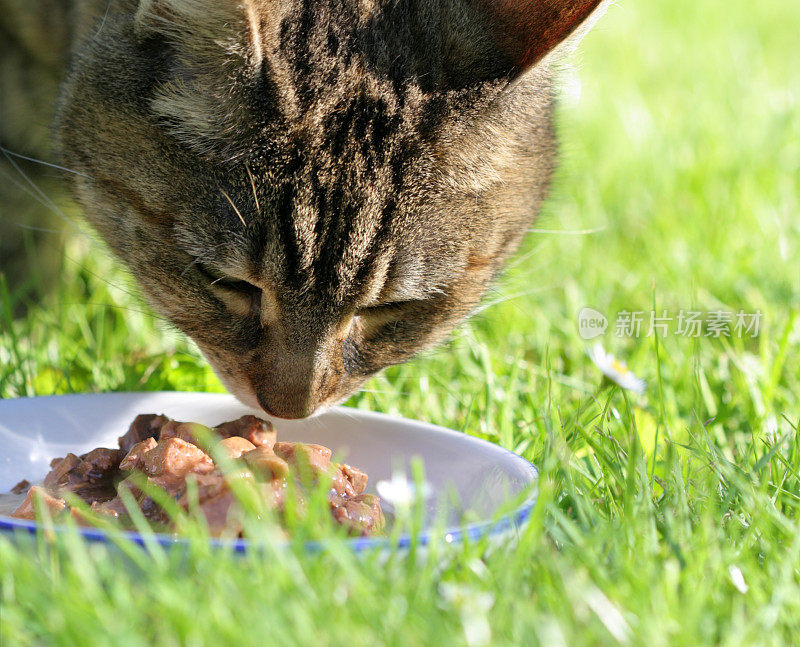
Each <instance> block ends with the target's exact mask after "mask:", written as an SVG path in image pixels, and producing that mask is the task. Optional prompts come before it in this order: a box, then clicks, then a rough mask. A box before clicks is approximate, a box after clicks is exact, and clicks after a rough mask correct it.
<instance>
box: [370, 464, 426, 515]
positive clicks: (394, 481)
mask: <svg viewBox="0 0 800 647" xmlns="http://www.w3.org/2000/svg"><path fill="white" fill-rule="evenodd" d="M375 489H376V490H377V491H378V496H380V497H381V499H383V500H384V501H386V502H387V503H391V504H392V505H393V506H394V507H395V508H408V507H411V504H412V503H414V501H416V500H417V499H418V498H419V499H421V500H423V501H425V500H426V499H429V498H430V496H431V494H433V489H432V488H431V486H430V484H428V483H426V482H423V483H422V485H421V486H419V487H417V485H416V484H414V483H412V482H411V481H409V480H408V478H407V477H406V475H405V474H403V473H401V472H395V473H394V474H393V475H392V478H391V479H390V480H388V481H378V482H377V483H376V484H375Z"/></svg>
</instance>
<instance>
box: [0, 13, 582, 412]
mask: <svg viewBox="0 0 800 647" xmlns="http://www.w3.org/2000/svg"><path fill="white" fill-rule="evenodd" d="M5 1H7V0H0V3H2V2H5ZM548 4H549V5H552V4H553V2H552V0H550V1H549V2H548ZM508 5H509V3H505V5H504V6H505V7H508ZM528 5H530V3H528ZM567 13H569V12H567ZM565 15H566V14H565ZM583 18H585V16H582V17H581V19H580V20H574V19H571V20H572V22H571V23H570V24H566V23H565V24H564V25H561V26H560V27H559V26H556V27H559V28H558V29H555V27H554V28H553V29H554V30H555V31H553V30H551V31H550V32H548V33H551V32H552V33H555V32H556V31H557V32H558V33H559V34H560V37H559V38H560V39H563V38H566V37H567V36H569V34H570V33H571V32H572V31H573V30H574V29H575V28H577V27H578V26H579V24H580V23H581V21H582V20H583ZM103 20H104V22H103V27H102V30H101V31H100V32H99V33H95V34H94V35H93V36H92V37H91V38H85V39H84V40H82V41H81V42H80V43H78V44H77V47H76V51H77V54H76V56H75V58H74V63H73V65H72V66H71V69H70V71H69V73H68V75H67V79H66V82H65V84H64V88H63V92H62V97H61V100H60V108H59V116H58V122H57V123H58V132H59V143H60V148H61V152H62V155H63V160H64V162H65V163H66V164H67V165H69V166H70V167H72V168H74V169H76V170H79V171H80V172H81V173H82V175H75V176H74V177H73V178H72V182H73V189H74V192H75V195H76V196H77V198H78V199H79V201H80V202H81V203H82V204H83V205H84V207H85V209H86V213H87V216H88V217H89V219H90V220H91V222H92V223H93V224H94V226H95V227H96V228H97V230H98V231H99V232H100V233H101V234H102V235H103V237H104V238H105V239H106V240H107V241H108V243H109V245H110V246H111V247H112V249H113V250H114V251H115V252H116V253H117V254H118V255H119V256H120V257H121V258H122V259H123V260H124V261H125V262H126V263H127V264H128V265H129V266H130V267H131V270H132V271H133V273H134V275H135V276H136V277H137V279H138V280H139V281H140V283H141V285H142V288H143V291H144V293H145V295H146V296H147V297H148V298H149V300H150V301H151V302H152V303H153V305H154V306H155V308H156V309H157V310H158V311H160V312H161V313H163V314H165V315H166V316H168V317H169V318H170V319H171V320H172V321H173V322H175V324H176V325H177V326H178V327H179V328H180V329H181V330H183V331H184V332H186V333H187V334H188V335H190V336H191V337H192V338H194V339H195V340H196V341H197V343H198V345H199V346H200V347H201V349H202V350H203V352H204V353H205V354H206V356H207V357H208V359H209V360H210V361H211V363H212V365H213V366H214V368H215V370H216V371H217V372H218V374H219V375H220V377H221V378H222V380H223V381H224V382H225V384H226V385H227V386H228V387H229V388H230V389H231V390H232V391H233V392H234V393H236V394H237V395H238V396H239V397H240V398H242V399H243V400H244V401H246V402H249V403H251V404H259V405H261V406H262V407H263V408H264V409H265V410H267V411H268V412H269V413H272V414H274V415H278V416H282V417H287V418H293V417H302V416H306V415H309V414H311V413H313V412H315V411H317V410H318V409H320V408H322V407H325V406H327V405H330V404H333V403H335V402H339V401H341V400H342V399H343V398H345V397H347V396H348V395H349V394H350V393H352V392H353V391H354V390H355V389H357V388H358V387H359V386H360V385H361V384H362V383H363V381H364V380H365V379H367V378H368V377H369V376H370V375H373V374H374V373H375V372H377V371H379V370H380V369H382V368H384V367H386V366H388V365H391V364H395V363H398V362H402V361H405V360H407V359H409V358H410V357H412V356H413V355H414V354H415V353H418V352H419V351H421V350H423V349H425V348H429V347H431V346H432V345H434V344H436V343H438V342H440V341H441V340H442V339H444V338H445V337H446V336H447V334H448V333H449V332H450V331H451V330H452V328H453V326H454V325H456V324H457V323H458V322H459V321H461V320H463V319H464V318H465V317H466V316H468V315H469V313H470V312H471V311H472V310H473V309H474V308H475V307H476V305H477V304H478V303H479V301H480V299H481V297H482V295H483V294H484V292H485V290H486V289H487V287H488V286H489V285H490V284H491V281H492V280H493V279H494V278H495V277H496V275H497V273H498V272H499V271H500V270H501V268H502V266H503V263H504V261H505V260H506V259H507V258H508V256H509V255H510V254H511V253H512V252H513V251H514V249H515V248H516V246H517V244H518V242H519V240H520V238H521V237H522V235H523V234H524V232H525V230H526V228H527V227H528V226H529V224H530V223H531V222H532V220H533V218H534V217H535V215H536V213H537V211H538V210H539V208H540V205H541V203H542V200H543V199H544V197H545V195H546V192H547V187H548V183H549V179H550V174H551V171H552V168H553V165H554V158H555V144H554V137H553V129H552V116H551V115H552V96H551V95H552V92H551V85H550V76H549V71H548V69H547V66H546V65H538V66H537V65H533V64H532V66H530V68H529V69H527V70H522V69H520V66H519V64H518V61H515V60H513V58H514V57H512V56H509V53H508V51H507V46H506V45H502V46H501V44H500V43H498V42H497V41H496V40H495V38H494V36H493V35H492V34H493V33H495V32H494V31H493V29H494V28H495V27H496V21H497V17H496V16H495V15H493V14H492V13H491V12H487V11H486V10H485V7H484V6H483V5H482V3H481V2H476V1H475V0H435V1H432V0H240V1H238V2H237V1H235V0H142V1H141V3H138V2H134V1H133V0H118V1H117V2H115V3H113V4H111V5H109V7H108V12H107V13H106V14H105V15H104V19H103ZM551 27H553V26H552V25H551ZM523 72H524V73H523Z"/></svg>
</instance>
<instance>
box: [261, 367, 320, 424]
mask: <svg viewBox="0 0 800 647" xmlns="http://www.w3.org/2000/svg"><path fill="white" fill-rule="evenodd" d="M318 382H319V380H317V379H315V370H314V367H313V366H311V365H309V366H306V365H304V364H301V363H298V364H294V365H286V364H284V365H279V366H276V367H274V368H273V370H272V371H269V372H268V373H267V374H266V375H262V379H261V380H260V383H259V385H258V388H257V389H256V397H257V398H258V403H259V404H260V405H261V407H262V408H263V409H264V411H266V412H267V413H269V414H270V415H273V416H275V417H276V418H284V419H286V420H297V419H299V418H308V416H310V415H311V414H313V413H314V412H315V411H316V410H317V408H318V406H319V397H318V386H319V384H318Z"/></svg>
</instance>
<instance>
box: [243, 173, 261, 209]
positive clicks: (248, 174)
mask: <svg viewBox="0 0 800 647" xmlns="http://www.w3.org/2000/svg"><path fill="white" fill-rule="evenodd" d="M244 168H245V170H246V171H247V176H248V177H249V178H250V186H251V187H252V189H253V199H254V200H255V201H256V211H258V215H259V216H260V215H261V205H259V204H258V194H257V193H256V181H255V178H254V177H253V173H252V172H251V171H250V166H249V165H248V164H245V165H244Z"/></svg>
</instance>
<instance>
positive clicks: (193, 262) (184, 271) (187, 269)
mask: <svg viewBox="0 0 800 647" xmlns="http://www.w3.org/2000/svg"><path fill="white" fill-rule="evenodd" d="M227 244H228V243H219V244H217V245H214V246H213V247H212V248H211V249H210V250H208V251H207V252H204V253H203V254H200V255H199V256H198V257H197V258H193V259H192V261H191V262H190V263H189V264H188V265H187V266H186V267H185V268H184V270H183V272H181V273H180V274H179V275H178V276H181V277H183V276H185V275H186V272H188V271H189V270H190V269H192V267H194V266H195V265H196V264H197V263H199V262H200V261H201V260H203V259H204V258H206V257H208V256H209V255H210V254H211V253H212V252H215V251H217V250H218V249H219V248H220V247H224V246H225V245H227Z"/></svg>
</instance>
